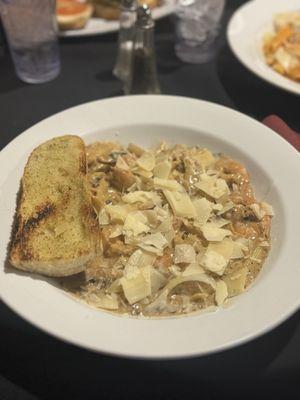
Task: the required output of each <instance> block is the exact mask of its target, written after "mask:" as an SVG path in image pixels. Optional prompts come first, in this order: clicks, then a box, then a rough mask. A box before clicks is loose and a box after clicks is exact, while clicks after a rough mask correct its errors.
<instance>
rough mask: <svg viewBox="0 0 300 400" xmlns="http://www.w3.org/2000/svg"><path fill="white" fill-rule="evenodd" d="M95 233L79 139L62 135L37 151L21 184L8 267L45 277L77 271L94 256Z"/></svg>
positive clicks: (81, 146) (96, 235)
mask: <svg viewBox="0 0 300 400" xmlns="http://www.w3.org/2000/svg"><path fill="white" fill-rule="evenodd" d="M98 229H99V228H98V225H97V223H96V220H95V215H94V210H93V207H92V204H91V198H90V194H89V191H88V188H87V184H86V153H85V145H84V143H83V141H82V139H80V138H79V137H77V136H62V137H59V138H55V139H52V140H49V141H47V142H45V143H44V144H42V145H40V146H39V147H37V148H36V149H35V150H34V151H33V152H32V153H31V155H30V157H29V159H28V161H27V164H26V167H25V170H24V174H23V178H22V182H21V193H20V198H19V204H18V208H17V213H16V219H15V226H14V230H13V234H12V241H11V248H10V263H11V264H12V265H13V266H15V267H16V268H19V269H21V270H24V271H30V272H36V273H40V274H43V275H47V276H67V275H71V274H75V273H78V272H81V271H83V270H85V264H86V262H87V261H89V260H91V259H92V258H94V257H95V253H96V247H97V243H98V240H99V231H98Z"/></svg>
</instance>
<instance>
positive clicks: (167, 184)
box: [153, 178, 184, 192]
mask: <svg viewBox="0 0 300 400" xmlns="http://www.w3.org/2000/svg"><path fill="white" fill-rule="evenodd" d="M153 183H154V186H155V187H156V188H157V189H162V190H163V189H167V190H172V191H176V192H177V191H179V192H180V191H184V189H183V187H182V186H181V185H180V183H178V182H177V181H176V180H175V179H161V178H154V179H153Z"/></svg>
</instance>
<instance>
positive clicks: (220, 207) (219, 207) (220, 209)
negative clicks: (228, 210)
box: [212, 203, 223, 211]
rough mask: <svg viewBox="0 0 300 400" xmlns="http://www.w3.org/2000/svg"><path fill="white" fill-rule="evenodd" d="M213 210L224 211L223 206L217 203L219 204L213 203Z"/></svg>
mask: <svg viewBox="0 0 300 400" xmlns="http://www.w3.org/2000/svg"><path fill="white" fill-rule="evenodd" d="M212 209H213V210H216V211H222V210H223V205H222V204H219V203H217V204H214V203H212Z"/></svg>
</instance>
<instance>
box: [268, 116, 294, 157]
mask: <svg viewBox="0 0 300 400" xmlns="http://www.w3.org/2000/svg"><path fill="white" fill-rule="evenodd" d="M262 122H263V124H264V125H266V126H268V127H269V128H271V129H273V131H275V132H276V133H278V134H279V135H280V136H281V137H283V138H284V139H285V140H287V141H288V142H289V143H290V144H291V145H292V146H294V147H295V148H296V149H297V150H298V151H300V133H298V132H296V131H294V130H292V129H291V128H290V127H289V126H288V125H287V124H286V123H285V122H284V121H283V120H282V119H281V118H279V117H278V116H277V115H269V116H268V117H266V118H264V119H263V121H262Z"/></svg>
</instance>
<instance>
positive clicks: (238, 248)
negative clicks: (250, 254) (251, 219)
mask: <svg viewBox="0 0 300 400" xmlns="http://www.w3.org/2000/svg"><path fill="white" fill-rule="evenodd" d="M245 241H246V242H248V239H245ZM248 250H249V247H248V244H247V245H245V243H244V242H243V241H241V240H240V239H238V240H235V241H234V242H233V252H232V255H231V258H233V259H236V258H243V257H244V256H245V253H246V252H247V251H248Z"/></svg>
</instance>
